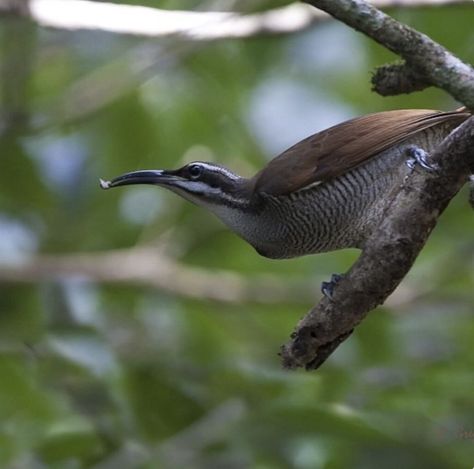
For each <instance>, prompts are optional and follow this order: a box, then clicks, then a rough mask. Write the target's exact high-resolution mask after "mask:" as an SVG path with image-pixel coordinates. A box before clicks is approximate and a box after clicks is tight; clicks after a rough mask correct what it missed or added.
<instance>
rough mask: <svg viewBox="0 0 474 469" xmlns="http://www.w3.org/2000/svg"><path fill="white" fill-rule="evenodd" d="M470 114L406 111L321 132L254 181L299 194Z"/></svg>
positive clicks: (257, 186) (260, 187)
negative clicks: (413, 138)
mask: <svg viewBox="0 0 474 469" xmlns="http://www.w3.org/2000/svg"><path fill="white" fill-rule="evenodd" d="M469 115H470V114H469V112H468V111H466V110H465V109H460V110H457V111H452V112H442V111H433V110H427V109H405V110H396V111H385V112H378V113H375V114H369V115H366V116H362V117H356V118H355V119H351V120H349V121H346V122H343V123H341V124H338V125H335V126H334V127H330V128H329V129H326V130H323V131H321V132H318V133H317V134H314V135H312V136H310V137H308V138H306V139H304V140H302V141H301V142H299V143H297V144H295V145H293V146H292V147H291V148H289V149H288V150H286V151H284V152H283V153H282V154H280V155H279V156H277V157H276V158H274V159H273V160H272V161H270V163H269V164H268V165H267V166H266V167H265V168H263V170H262V171H260V172H259V173H257V174H256V175H255V176H254V181H253V182H254V190H255V191H259V192H265V193H267V194H272V195H283V194H288V193H290V192H293V191H297V190H299V189H302V188H303V187H306V186H308V185H310V184H314V183H316V182H319V181H325V180H328V179H331V178H334V177H337V176H339V175H340V174H342V173H344V172H346V171H348V170H349V169H352V168H354V167H355V166H357V165H359V164H361V163H363V162H364V161H366V160H367V159H369V158H371V157H372V156H374V155H376V154H377V153H380V152H382V151H384V150H386V149H387V148H389V147H391V146H393V145H396V144H397V143H399V142H402V141H403V140H405V139H406V138H408V137H410V136H413V135H414V134H416V133H417V132H420V131H423V130H425V129H427V128H429V127H433V126H435V125H437V124H439V123H444V122H452V124H453V127H454V126H455V125H456V124H457V123H458V124H460V123H461V122H462V121H463V120H465V119H466V118H467V117H469Z"/></svg>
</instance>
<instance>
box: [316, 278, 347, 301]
mask: <svg viewBox="0 0 474 469" xmlns="http://www.w3.org/2000/svg"><path fill="white" fill-rule="evenodd" d="M343 277H344V275H342V274H332V275H331V280H330V281H329V282H322V283H321V292H322V294H323V295H324V296H325V297H327V298H329V299H330V300H332V296H333V293H334V288H336V285H337V284H338V283H339V282H340V281H341V280H342V278H343Z"/></svg>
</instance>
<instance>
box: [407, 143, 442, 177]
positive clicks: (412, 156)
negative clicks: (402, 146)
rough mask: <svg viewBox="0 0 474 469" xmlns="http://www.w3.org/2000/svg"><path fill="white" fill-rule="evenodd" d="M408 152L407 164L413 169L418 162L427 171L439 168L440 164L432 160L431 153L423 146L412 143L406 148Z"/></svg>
mask: <svg viewBox="0 0 474 469" xmlns="http://www.w3.org/2000/svg"><path fill="white" fill-rule="evenodd" d="M406 153H407V155H408V159H407V160H406V165H407V166H408V167H409V168H410V169H412V170H413V169H415V166H416V165H417V164H419V165H420V166H421V167H422V168H424V169H426V170H427V171H436V170H438V169H439V165H438V164H437V163H434V162H432V161H430V155H429V153H428V152H426V151H425V150H423V148H420V147H417V146H416V145H410V146H409V147H408V148H407V149H406Z"/></svg>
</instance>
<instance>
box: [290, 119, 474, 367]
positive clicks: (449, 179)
mask: <svg viewBox="0 0 474 469" xmlns="http://www.w3.org/2000/svg"><path fill="white" fill-rule="evenodd" d="M432 161H433V163H435V164H438V165H439V170H436V171H427V170H425V169H419V168H418V167H417V168H415V170H413V171H411V172H410V170H409V169H408V168H407V173H408V174H407V177H406V179H405V181H404V184H403V186H402V187H401V188H400V190H399V191H398V192H397V194H396V195H395V196H394V199H393V200H392V202H391V205H390V209H389V211H387V217H386V218H385V219H384V221H383V222H382V224H381V225H380V227H379V228H378V229H377V230H376V231H375V232H374V233H373V235H372V236H371V238H370V239H369V240H368V242H367V247H366V248H365V249H364V250H363V252H362V254H361V256H360V257H359V259H358V260H357V262H356V263H355V264H354V265H353V266H352V268H351V269H350V270H349V272H348V273H347V275H345V276H344V277H343V278H342V280H341V281H340V282H339V283H338V284H337V287H336V288H335V291H334V295H333V298H332V299H331V300H329V299H328V298H323V299H322V300H321V301H320V303H319V304H318V305H317V306H316V307H315V308H313V309H312V310H311V311H310V312H309V313H308V314H307V315H306V316H305V317H304V318H303V319H302V320H301V321H300V323H299V324H298V325H297V328H296V330H295V332H294V333H293V335H292V339H291V341H290V342H288V343H287V344H286V345H284V346H283V347H282V350H281V355H282V358H283V363H284V366H285V367H287V368H296V367H306V368H307V369H316V368H318V367H319V366H320V365H321V364H322V363H323V362H324V360H325V359H326V358H327V357H328V356H329V354H330V353H331V352H332V351H333V350H334V349H335V348H336V347H337V346H338V345H339V344H340V343H341V342H342V341H343V340H345V339H346V338H347V337H348V336H349V335H350V333H351V332H352V330H353V328H354V327H355V326H357V324H359V323H360V322H361V321H362V319H363V318H364V317H365V316H366V315H367V313H368V312H369V311H370V310H372V309H373V308H375V307H376V306H377V305H380V304H382V303H383V302H384V301H385V299H386V298H387V297H388V295H389V294H390V293H391V292H392V291H393V290H394V289H395V288H396V287H397V285H398V284H399V283H400V281H401V280H402V279H403V277H404V276H405V275H406V274H407V273H408V271H409V270H410V268H411V266H412V264H413V262H414V261H415V259H416V257H417V256H418V254H419V252H420V251H421V249H422V248H423V246H424V244H425V242H426V240H427V239H428V237H429V235H430V233H431V231H432V230H433V228H434V226H435V225H436V222H437V220H438V217H439V216H440V214H441V213H442V212H443V210H444V209H445V208H446V206H447V205H448V203H449V201H450V200H451V199H452V198H453V197H454V196H455V195H456V194H457V192H458V191H459V189H460V188H461V187H462V186H463V185H464V183H465V182H466V181H467V179H468V176H469V174H470V173H471V172H472V171H473V169H474V117H471V118H469V119H468V120H467V121H465V122H464V123H463V124H462V125H461V126H460V127H458V128H457V129H455V130H454V131H453V132H452V133H451V134H450V135H449V136H448V137H447V138H446V139H445V140H444V141H443V142H442V143H441V145H440V146H439V147H438V149H437V150H436V152H435V153H434V154H433V155H432Z"/></svg>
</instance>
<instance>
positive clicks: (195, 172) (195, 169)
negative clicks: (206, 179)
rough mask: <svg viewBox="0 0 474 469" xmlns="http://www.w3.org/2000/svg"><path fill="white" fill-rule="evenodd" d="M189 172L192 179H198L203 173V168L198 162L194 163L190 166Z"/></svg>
mask: <svg viewBox="0 0 474 469" xmlns="http://www.w3.org/2000/svg"><path fill="white" fill-rule="evenodd" d="M188 173H189V176H190V177H191V179H198V178H199V177H200V176H201V174H202V168H201V166H199V165H197V164H193V165H191V166H189V168H188Z"/></svg>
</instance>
